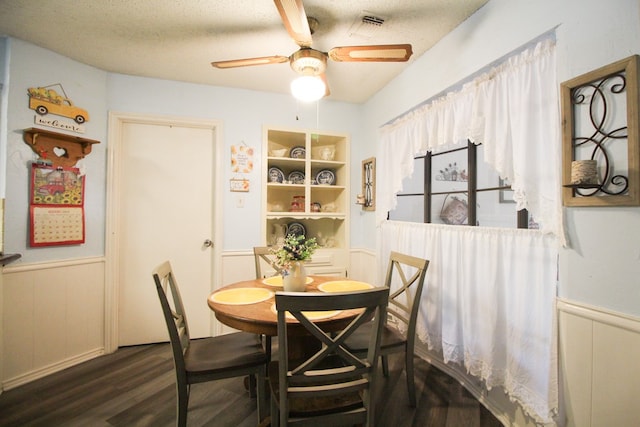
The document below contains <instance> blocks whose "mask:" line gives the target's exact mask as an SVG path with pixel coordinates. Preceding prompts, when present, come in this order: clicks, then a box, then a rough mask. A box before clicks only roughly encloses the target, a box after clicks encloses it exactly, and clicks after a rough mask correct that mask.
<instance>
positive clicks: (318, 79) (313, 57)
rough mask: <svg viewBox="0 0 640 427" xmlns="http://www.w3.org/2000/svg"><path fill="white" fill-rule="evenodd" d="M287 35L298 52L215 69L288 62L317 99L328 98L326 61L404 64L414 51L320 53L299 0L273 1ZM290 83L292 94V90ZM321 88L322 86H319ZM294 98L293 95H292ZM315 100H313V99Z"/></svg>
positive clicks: (403, 47)
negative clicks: (293, 42)
mask: <svg viewBox="0 0 640 427" xmlns="http://www.w3.org/2000/svg"><path fill="white" fill-rule="evenodd" d="M274 3H275V4H276V7H277V8H278V12H279V13H280V16H281V18H282V21H283V23H284V26H285V28H286V29H287V32H288V33H289V35H290V36H291V38H292V39H293V40H294V41H295V42H296V44H297V45H298V46H300V49H299V50H297V51H296V52H294V53H293V54H291V55H290V56H280V55H274V56H262V57H258V58H245V59H232V60H227V61H214V62H212V63H211V65H213V66H214V67H216V68H220V69H226V68H237V67H247V66H253V65H267V64H280V63H283V62H287V61H288V62H289V64H290V65H291V68H292V69H293V70H294V71H295V72H296V73H298V74H299V75H301V78H300V79H298V80H299V81H302V80H303V79H306V81H307V82H310V83H314V84H316V85H317V87H316V94H315V96H311V97H310V98H309V99H306V100H316V99H320V98H321V97H323V96H327V95H329V88H328V85H327V81H326V76H325V70H326V68H327V58H329V59H331V60H333V61H341V62H406V61H408V60H409V58H410V57H411V55H412V54H413V51H412V49H411V45H410V44H388V45H371V46H341V47H334V48H333V49H331V50H329V52H321V51H319V50H316V49H313V48H312V47H311V44H312V40H311V35H312V34H313V32H314V31H315V29H316V27H317V26H318V21H317V20H316V19H315V18H312V17H307V14H306V13H305V11H304V6H303V5H302V0H274ZM295 83H296V81H294V82H293V83H292V91H295V89H294V87H293V85H294V84H295ZM319 85H321V86H322V87H320V86H319ZM294 95H295V93H294ZM314 98H315V99H314Z"/></svg>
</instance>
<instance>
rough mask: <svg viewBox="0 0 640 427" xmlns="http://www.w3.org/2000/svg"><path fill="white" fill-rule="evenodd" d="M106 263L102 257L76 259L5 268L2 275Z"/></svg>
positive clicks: (15, 265)
mask: <svg viewBox="0 0 640 427" xmlns="http://www.w3.org/2000/svg"><path fill="white" fill-rule="evenodd" d="M105 262H106V261H105V257H103V256H100V257H91V258H74V259H67V260H55V261H46V262H34V263H28V264H24V263H23V264H14V265H9V266H7V267H4V268H3V269H2V274H4V275H7V274H11V273H22V272H25V271H36V270H50V269H52V268H62V267H72V266H75V265H89V264H104V263H105Z"/></svg>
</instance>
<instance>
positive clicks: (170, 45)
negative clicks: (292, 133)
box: [0, 0, 487, 103]
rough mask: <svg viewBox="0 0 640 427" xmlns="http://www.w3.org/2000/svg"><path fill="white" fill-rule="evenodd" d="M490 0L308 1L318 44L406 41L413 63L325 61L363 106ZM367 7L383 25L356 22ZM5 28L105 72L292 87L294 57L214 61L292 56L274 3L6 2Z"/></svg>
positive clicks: (343, 94)
mask: <svg viewBox="0 0 640 427" xmlns="http://www.w3.org/2000/svg"><path fill="white" fill-rule="evenodd" d="M486 2H487V0H368V1H365V0H305V1H304V7H305V11H306V13H307V15H308V16H312V17H315V18H316V19H317V20H318V21H319V23H320V25H319V28H318V29H317V31H316V32H315V33H314V35H313V45H312V47H313V48H315V49H317V50H321V51H328V50H329V49H330V48H332V47H335V46H348V45H369V44H392V43H410V44H411V45H412V46H413V51H414V54H413V57H412V58H411V59H410V60H409V62H407V63H372V62H359V63H358V62H350V63H338V62H332V61H329V64H328V69H327V79H328V82H329V87H330V89H331V95H330V99H332V100H338V101H346V102H353V103H361V102H365V101H366V100H368V99H369V98H370V97H371V96H372V95H373V94H375V93H376V92H377V91H378V90H380V89H381V88H382V87H383V86H385V85H386V84H387V83H388V82H389V81H390V80H391V79H393V77H395V76H396V75H398V74H399V73H400V72H401V71H402V70H403V69H404V68H405V67H406V66H407V65H408V64H410V63H411V62H412V61H415V60H416V58H418V57H419V56H420V55H422V54H423V53H424V52H425V51H426V50H428V49H429V48H430V47H432V46H433V45H434V44H435V43H436V42H438V40H440V39H441V38H442V37H444V36H445V35H446V34H447V33H448V32H450V31H451V30H453V29H454V28H455V27H456V26H458V25H459V24H460V23H461V22H462V21H464V20H465V19H466V18H467V17H468V16H469V15H471V14H472V13H473V12H475V11H476V10H477V9H478V8H480V7H481V6H482V5H483V4H485V3H486ZM363 12H367V14H368V15H373V16H376V17H382V18H384V19H385V22H384V24H383V25H382V26H379V27H377V26H373V25H368V26H365V27H364V29H357V27H358V24H357V23H358V22H360V21H361V19H360V17H361V16H362V15H363ZM0 34H2V35H8V36H12V37H15V38H18V39H22V40H25V41H28V42H31V43H33V44H35V45H38V46H41V47H44V48H46V49H49V50H51V51H54V52H57V53H60V54H62V55H64V56H67V57H69V58H72V59H74V60H77V61H79V62H82V63H85V64H88V65H92V66H94V67H97V68H99V69H102V70H105V71H110V72H115V73H122V74H130V75H136V76H145V77H155V78H161V79H170V80H178V81H184V82H192V83H200V84H207V85H215V86H228V87H235V88H245V89H252V90H259V91H269V92H279V93H289V84H290V82H291V80H293V79H294V78H295V77H296V75H295V73H294V72H293V70H291V68H290V67H289V64H288V63H281V64H271V65H263V66H254V67H244V68H235V69H226V70H220V69H215V68H213V67H212V66H211V64H210V63H211V61H220V60H227V59H239V58H247V57H259V56H271V55H283V56H289V55H290V54H291V53H293V52H295V51H296V50H297V49H298V46H297V45H296V44H295V43H294V42H293V41H292V40H291V39H290V38H289V35H288V33H287V31H286V29H285V28H284V26H283V24H282V21H281V19H280V15H279V14H278V11H277V9H276V7H275V5H274V3H273V2H272V1H269V0H227V1H220V0H218V1H215V0H111V1H105V0H98V1H94V0H46V1H34V0H0Z"/></svg>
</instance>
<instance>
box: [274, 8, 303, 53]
mask: <svg viewBox="0 0 640 427" xmlns="http://www.w3.org/2000/svg"><path fill="white" fill-rule="evenodd" d="M274 3H275V4H276V7H277V8H278V12H280V17H281V18H282V22H283V23H284V26H285V28H286V29H287V32H288V33H289V35H290V36H291V38H292V39H293V40H294V41H295V42H296V44H297V45H298V46H300V47H310V46H311V30H310V29H309V22H308V21H307V14H306V13H305V11H304V6H303V5H302V0H274Z"/></svg>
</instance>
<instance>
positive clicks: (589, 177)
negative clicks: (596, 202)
mask: <svg viewBox="0 0 640 427" xmlns="http://www.w3.org/2000/svg"><path fill="white" fill-rule="evenodd" d="M597 166H598V165H597V163H596V161H595V160H574V161H573V162H571V184H572V185H598V167H597Z"/></svg>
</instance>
